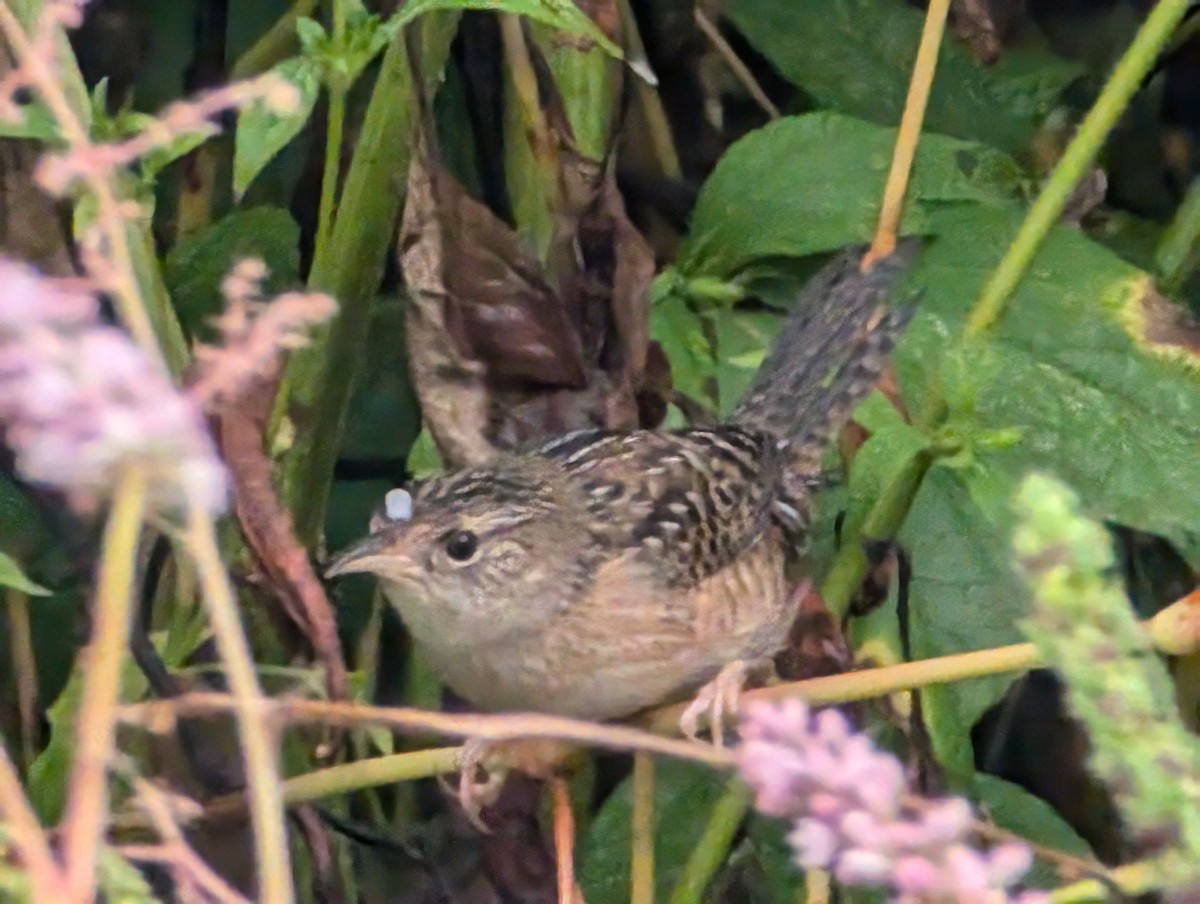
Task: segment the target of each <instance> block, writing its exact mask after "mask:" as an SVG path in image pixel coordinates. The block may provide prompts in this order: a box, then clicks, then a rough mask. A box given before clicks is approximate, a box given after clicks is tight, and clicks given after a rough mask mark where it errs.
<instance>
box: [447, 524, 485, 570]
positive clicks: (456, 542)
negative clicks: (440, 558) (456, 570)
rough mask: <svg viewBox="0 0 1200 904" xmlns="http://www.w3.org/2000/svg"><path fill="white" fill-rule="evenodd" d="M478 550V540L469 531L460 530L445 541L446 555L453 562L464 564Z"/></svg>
mask: <svg viewBox="0 0 1200 904" xmlns="http://www.w3.org/2000/svg"><path fill="white" fill-rule="evenodd" d="M478 548H479V538H478V537H477V536H475V534H474V533H472V532H471V531H469V530H460V531H456V532H455V533H453V534H451V535H450V539H449V540H447V541H446V555H448V556H449V557H450V558H452V559H453V560H454V561H455V562H465V561H467V560H468V559H470V558H471V556H473V555H475V550H477V549H478Z"/></svg>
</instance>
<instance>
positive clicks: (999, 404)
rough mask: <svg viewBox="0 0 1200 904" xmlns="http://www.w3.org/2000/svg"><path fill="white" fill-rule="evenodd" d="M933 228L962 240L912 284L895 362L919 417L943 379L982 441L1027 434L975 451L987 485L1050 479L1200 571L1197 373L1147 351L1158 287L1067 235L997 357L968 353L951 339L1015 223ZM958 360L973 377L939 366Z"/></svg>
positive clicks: (1048, 255)
mask: <svg viewBox="0 0 1200 904" xmlns="http://www.w3.org/2000/svg"><path fill="white" fill-rule="evenodd" d="M934 225H935V228H936V229H938V230H939V232H941V233H942V234H943V235H946V236H956V237H957V238H956V239H955V240H951V239H945V240H943V241H941V242H937V243H934V244H933V245H931V246H930V247H929V248H928V249H926V251H925V253H924V254H923V256H922V259H921V260H920V262H919V263H918V265H917V267H916V268H915V269H914V271H913V272H912V274H910V279H911V281H912V282H913V283H914V284H917V285H921V286H923V287H924V289H925V294H924V296H923V300H922V302H921V309H920V314H919V315H918V318H917V321H916V322H915V323H914V325H913V327H912V328H911V329H910V332H909V336H908V337H907V338H906V340H905V341H904V342H903V343H902V344H901V347H900V349H899V350H898V351H897V353H896V355H895V360H896V363H897V368H898V369H899V371H900V376H901V384H902V386H904V388H905V393H906V400H907V401H909V402H910V410H921V404H922V402H923V399H921V398H920V395H921V394H922V393H921V392H920V388H921V387H923V386H928V385H930V384H929V383H928V382H927V381H928V376H927V375H928V374H929V373H930V368H931V367H940V377H941V385H942V388H943V391H944V392H945V394H946V396H947V397H948V398H950V399H951V400H954V399H959V400H962V401H961V403H960V404H961V405H962V408H963V410H962V411H961V412H959V413H958V414H957V417H958V419H959V421H960V422H963V423H966V422H967V421H968V420H969V422H970V426H971V428H972V429H973V430H974V432H975V434H976V435H977V436H978V435H982V434H984V433H985V432H987V431H1000V430H1009V429H1011V428H1019V429H1020V435H1021V439H1020V440H1019V441H1017V442H1015V443H1010V444H998V445H997V446H995V447H992V448H986V449H985V448H979V449H977V450H976V451H975V453H974V458H975V459H976V460H977V461H979V462H980V463H981V464H982V465H983V467H984V471H983V472H981V473H988V472H994V473H995V474H997V475H1000V476H1002V477H1005V478H1006V479H1008V480H1014V481H1015V480H1016V479H1019V478H1020V477H1021V476H1023V475H1024V474H1025V473H1027V472H1028V471H1030V470H1033V469H1040V470H1045V471H1049V472H1051V473H1053V474H1056V475H1057V476H1058V477H1060V478H1061V479H1062V480H1064V481H1066V482H1067V483H1068V484H1070V485H1071V486H1072V487H1073V488H1074V489H1075V490H1076V491H1077V492H1079V493H1080V494H1081V495H1082V496H1083V499H1084V504H1085V506H1086V507H1087V508H1088V513H1089V515H1090V516H1092V517H1095V518H1098V519H1101V520H1106V521H1113V522H1117V523H1120V524H1125V525H1128V526H1130V527H1135V528H1138V529H1139V530H1143V531H1147V532H1149V533H1153V534H1158V535H1160V536H1162V537H1165V538H1166V539H1168V540H1170V541H1171V542H1172V543H1174V544H1175V545H1176V547H1177V548H1178V549H1179V550H1180V552H1181V553H1183V554H1184V556H1185V557H1187V558H1188V559H1189V560H1190V561H1191V562H1192V563H1193V564H1196V563H1200V469H1198V468H1197V467H1196V455H1197V450H1198V449H1200V359H1197V357H1196V356H1195V355H1193V354H1190V353H1188V352H1187V351H1186V350H1185V349H1184V347H1183V346H1167V345H1162V344H1157V345H1156V344H1153V343H1151V342H1150V341H1148V340H1146V339H1145V338H1144V335H1143V329H1144V327H1143V316H1144V315H1143V308H1142V301H1143V299H1144V297H1145V293H1146V292H1147V290H1148V289H1149V287H1150V282H1149V277H1148V276H1147V275H1146V274H1145V273H1143V272H1142V271H1140V270H1138V269H1136V268H1135V267H1133V266H1131V265H1130V264H1128V263H1126V262H1125V261H1123V260H1121V259H1120V258H1119V257H1117V256H1116V255H1115V254H1113V253H1112V252H1111V251H1109V250H1108V249H1106V248H1104V247H1102V246H1101V245H1098V244H1096V243H1095V242H1092V241H1090V240H1089V239H1087V238H1086V237H1085V236H1083V235H1082V234H1081V233H1079V232H1078V231H1077V230H1074V229H1069V228H1065V227H1063V228H1057V229H1055V230H1054V231H1053V232H1052V233H1051V234H1050V236H1049V238H1048V240H1047V242H1046V243H1045V245H1044V246H1043V248H1042V250H1041V251H1040V253H1039V254H1038V256H1037V257H1036V259H1035V260H1034V263H1033V266H1032V268H1031V270H1030V272H1029V274H1028V275H1027V276H1026V278H1025V279H1024V280H1023V281H1022V283H1021V285H1020V287H1019V288H1018V290H1017V292H1016V294H1015V295H1014V296H1013V298H1012V300H1011V302H1010V304H1009V305H1008V308H1007V309H1006V311H1005V313H1004V315H1003V317H1002V319H1001V320H1000V322H999V324H998V327H997V330H996V333H995V336H994V337H993V339H992V340H991V341H990V342H989V343H988V345H987V346H986V348H985V347H979V348H968V349H959V347H958V344H957V342H956V341H951V342H949V343H948V342H946V336H947V334H948V335H949V336H956V335H957V334H958V333H959V332H960V330H961V326H962V323H963V321H964V319H965V316H966V313H967V310H968V308H969V306H970V305H971V304H972V302H973V300H974V299H975V298H977V297H978V295H979V291H980V288H981V287H982V285H983V282H984V280H985V279H986V278H987V277H988V276H989V275H990V273H991V271H992V270H993V269H994V267H995V265H996V263H997V261H998V260H999V258H1000V256H1001V255H1002V253H1003V250H1004V248H1005V247H1006V245H1007V244H1008V242H1009V241H1010V239H1011V237H1012V235H1014V234H1015V232H1016V230H1017V226H1018V218H1017V217H1016V216H1014V215H1012V214H1010V213H1006V212H1003V211H996V210H987V209H985V208H976V209H974V210H972V211H965V210H959V211H952V210H945V211H942V212H939V213H938V214H937V216H936V218H935V224H934ZM948 353H949V356H950V358H951V359H953V358H954V357H959V358H961V359H962V362H965V363H962V362H960V363H959V364H958V365H957V366H942V365H944V364H945V363H946V362H947V356H948ZM922 374H924V375H926V376H922ZM952 413H953V412H952ZM972 485H973V486H975V487H978V486H979V485H980V484H979V481H978V479H975V478H973V479H972ZM1004 504H1006V503H1002V505H1004Z"/></svg>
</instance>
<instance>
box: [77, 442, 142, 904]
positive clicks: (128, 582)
mask: <svg viewBox="0 0 1200 904" xmlns="http://www.w3.org/2000/svg"><path fill="white" fill-rule="evenodd" d="M146 491H147V486H146V476H145V473H144V472H143V471H142V469H141V468H139V467H138V466H137V465H136V464H132V465H128V466H126V467H125V468H124V469H123V470H122V472H121V475H120V478H119V479H118V483H117V488H116V492H115V494H114V496H113V503H112V511H111V512H110V514H109V517H108V523H107V525H106V526H105V528H104V541H103V544H102V551H101V557H100V574H99V578H98V581H97V590H96V602H95V606H94V608H93V612H92V637H91V640H90V641H89V643H88V645H87V647H86V648H85V649H84V651H83V657H82V662H81V665H80V667H81V670H82V673H83V676H84V680H83V692H82V695H81V697H80V701H79V716H78V721H77V723H76V725H75V745H76V746H75V755H74V757H73V759H72V764H71V778H70V785H69V790H68V793H67V809H66V814H65V818H64V821H63V851H64V855H65V856H64V859H65V861H66V871H67V887H68V888H69V889H71V893H72V896H73V899H74V900H76V901H91V900H93V899H94V895H95V890H96V881H95V880H96V864H97V862H98V861H99V857H100V845H101V841H102V840H103V838H104V827H105V825H106V823H107V821H108V764H109V761H110V760H111V759H112V755H113V749H114V747H115V742H116V735H117V707H118V705H119V704H120V702H121V670H122V666H123V665H124V664H125V656H126V648H127V646H128V643H129V625H130V622H131V620H132V616H133V606H134V594H133V584H134V574H135V572H136V570H137V547H138V540H139V538H140V537H141V535H142V518H143V516H144V514H145V511H146Z"/></svg>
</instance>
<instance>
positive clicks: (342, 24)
mask: <svg viewBox="0 0 1200 904" xmlns="http://www.w3.org/2000/svg"><path fill="white" fill-rule="evenodd" d="M345 37H346V3H345V0H333V42H334V45H335V46H339V47H340V46H341V44H342V42H343V41H344V40H345ZM347 87H348V86H347V84H346V79H345V78H344V77H342V76H340V75H338V74H336V73H333V74H331V75H330V76H329V78H328V90H329V117H328V119H329V121H328V123H327V124H326V128H325V166H324V169H323V171H322V174H321V201H320V206H319V208H318V209H319V213H318V218H317V238H316V245H315V249H316V250H315V251H314V257H318V256H323V255H324V254H326V253H328V247H327V246H328V245H329V238H330V236H331V235H332V233H333V218H334V209H335V206H336V204H337V190H338V176H339V175H340V172H341V163H342V136H343V134H344V131H345V125H346V89H347Z"/></svg>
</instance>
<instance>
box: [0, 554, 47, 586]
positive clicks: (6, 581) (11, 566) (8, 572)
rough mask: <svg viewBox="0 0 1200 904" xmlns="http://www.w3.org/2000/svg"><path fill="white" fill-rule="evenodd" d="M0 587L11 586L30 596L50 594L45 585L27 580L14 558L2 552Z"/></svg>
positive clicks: (0, 556) (0, 555)
mask: <svg viewBox="0 0 1200 904" xmlns="http://www.w3.org/2000/svg"><path fill="white" fill-rule="evenodd" d="M0 587H12V588H13V589H14V590H20V591H21V592H22V593H28V594H29V595H30V596H49V595H50V591H49V590H47V589H46V588H45V587H43V586H41V585H40V584H35V583H34V582H33V581H31V580H29V578H27V577H26V576H25V572H23V571H22V570H21V566H20V565H18V564H17V562H16V560H15V559H13V558H12V557H10V556H8V555H6V554H5V553H3V552H0Z"/></svg>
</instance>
